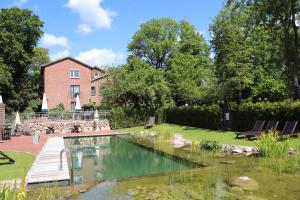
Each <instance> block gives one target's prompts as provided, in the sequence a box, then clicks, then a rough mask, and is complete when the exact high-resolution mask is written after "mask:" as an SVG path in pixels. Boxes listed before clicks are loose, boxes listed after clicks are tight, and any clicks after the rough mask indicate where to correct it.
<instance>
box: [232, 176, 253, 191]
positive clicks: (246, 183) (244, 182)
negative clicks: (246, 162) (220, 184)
mask: <svg viewBox="0 0 300 200" xmlns="http://www.w3.org/2000/svg"><path fill="white" fill-rule="evenodd" d="M229 185H230V186H236V187H240V188H242V189H243V190H246V191H255V190H258V188H259V185H258V183H257V181H256V180H254V179H253V178H250V177H248V176H238V177H233V178H232V179H230V181H229Z"/></svg>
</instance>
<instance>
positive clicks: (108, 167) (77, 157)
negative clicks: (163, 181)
mask: <svg viewBox="0 0 300 200" xmlns="http://www.w3.org/2000/svg"><path fill="white" fill-rule="evenodd" d="M65 143H66V146H67V147H68V148H70V149H71V157H70V158H69V161H70V162H71V163H72V165H70V168H71V167H72V168H73V180H74V183H75V184H82V183H87V182H93V181H103V180H115V179H117V180H120V179H126V178H130V177H141V176H151V175H157V174H164V173H168V172H172V171H179V170H184V169H187V168H189V167H192V166H189V163H186V162H178V161H174V160H173V159H172V158H171V157H169V156H162V155H160V154H159V153H156V152H154V151H150V150H146V149H144V148H142V147H140V146H137V145H135V144H132V143H130V142H127V140H126V138H120V137H115V136H105V137H83V138H73V139H66V140H65Z"/></svg>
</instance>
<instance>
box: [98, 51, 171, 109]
mask: <svg viewBox="0 0 300 200" xmlns="http://www.w3.org/2000/svg"><path fill="white" fill-rule="evenodd" d="M111 75H112V77H111V78H112V79H111V80H112V81H111V82H108V83H106V85H104V87H103V90H102V94H103V98H104V101H106V102H110V103H113V104H116V105H122V106H125V107H132V108H134V109H141V108H148V109H149V112H152V113H154V112H155V111H157V110H158V109H160V108H162V107H163V106H164V105H165V104H166V103H167V100H168V96H169V88H168V86H167V83H166V81H165V79H164V76H163V72H162V70H161V69H155V68H153V67H152V66H151V65H150V64H148V63H147V62H145V61H143V60H140V59H139V58H137V57H131V58H129V59H128V64H126V65H123V66H121V67H119V68H117V69H113V70H112V72H111Z"/></svg>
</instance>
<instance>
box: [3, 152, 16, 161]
mask: <svg viewBox="0 0 300 200" xmlns="http://www.w3.org/2000/svg"><path fill="white" fill-rule="evenodd" d="M0 155H1V156H2V157H3V158H5V159H8V162H9V163H15V162H16V161H15V160H14V159H12V158H11V157H9V156H8V155H6V154H5V153H3V152H2V151H0Z"/></svg>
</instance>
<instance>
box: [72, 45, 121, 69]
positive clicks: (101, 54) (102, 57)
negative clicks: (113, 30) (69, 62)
mask: <svg viewBox="0 0 300 200" xmlns="http://www.w3.org/2000/svg"><path fill="white" fill-rule="evenodd" d="M76 59H78V60H80V61H82V62H85V63H87V64H89V65H92V66H103V65H118V64H121V63H124V62H125V56H124V54H122V53H115V52H114V51H113V50H111V49H95V48H94V49H91V50H89V51H85V52H80V53H79V55H78V56H77V57H76Z"/></svg>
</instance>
